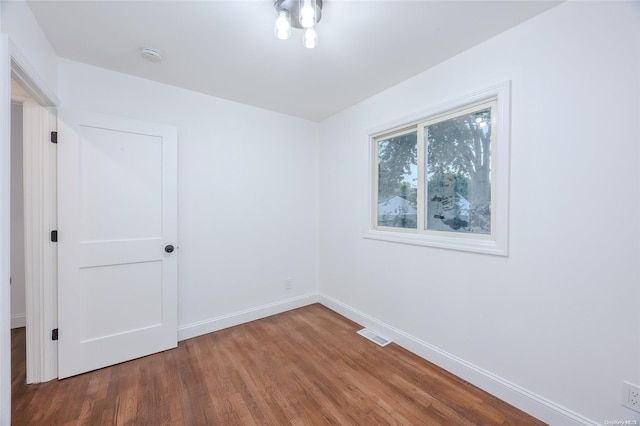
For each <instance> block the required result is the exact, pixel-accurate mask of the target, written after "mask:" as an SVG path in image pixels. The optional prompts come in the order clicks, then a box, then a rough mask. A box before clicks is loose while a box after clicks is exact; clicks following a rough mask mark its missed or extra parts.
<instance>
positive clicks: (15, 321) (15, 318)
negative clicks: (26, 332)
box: [11, 314, 27, 330]
mask: <svg viewBox="0 0 640 426" xmlns="http://www.w3.org/2000/svg"><path fill="white" fill-rule="evenodd" d="M26 326H27V316H26V314H15V315H11V329H12V330H13V329H14V328H22V327H26Z"/></svg>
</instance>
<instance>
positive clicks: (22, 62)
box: [0, 33, 59, 425]
mask: <svg viewBox="0 0 640 426" xmlns="http://www.w3.org/2000/svg"><path fill="white" fill-rule="evenodd" d="M0 76H1V77H0V124H1V126H0V128H1V129H2V131H1V133H0V158H2V159H3V160H2V161H3V164H2V166H3V167H1V168H0V169H1V170H2V173H0V195H1V196H0V211H1V212H2V214H1V215H0V230H1V231H2V232H0V360H1V361H0V424H2V425H5V424H6V425H8V424H10V423H11V333H10V329H11V308H10V300H9V299H10V297H9V295H10V287H9V285H10V284H9V274H10V256H11V255H10V229H11V225H10V219H9V211H10V203H11V200H10V191H11V186H10V174H9V173H10V158H11V156H10V154H11V147H10V123H11V83H10V81H11V78H13V79H14V80H15V81H16V82H17V83H19V84H20V85H21V86H22V87H23V88H24V89H25V90H26V91H27V93H29V95H30V96H31V97H32V98H33V99H34V100H35V101H36V102H37V103H38V104H40V105H41V106H43V107H51V108H55V107H56V106H57V105H58V104H59V101H58V98H57V97H56V95H55V93H54V92H52V91H51V89H50V88H49V87H48V86H47V84H46V82H45V81H44V80H43V79H42V77H40V75H39V73H38V72H37V70H36V69H35V68H34V67H33V66H32V65H31V64H30V63H29V61H28V60H27V59H26V57H25V56H24V55H23V54H22V52H21V51H20V50H19V49H18V48H17V47H16V46H15V44H13V43H12V42H11V40H10V39H9V36H8V35H6V34H4V33H0ZM26 255H28V253H26ZM46 266H47V267H49V266H51V265H46ZM48 270H51V269H48ZM53 271H55V269H54V270H53ZM27 297H28V296H27ZM51 299H52V300H49V301H47V302H46V303H44V302H43V303H42V304H38V305H39V309H38V312H39V313H40V314H42V315H51V313H52V312H55V309H56V308H57V304H56V303H55V299H56V297H55V296H54V297H52V298H51ZM29 303H30V301H29V300H27V304H29ZM28 315H29V311H27V316H28ZM33 327H36V330H40V331H39V333H40V335H42V334H44V333H43V330H42V328H43V327H41V326H40V324H34V325H33ZM34 331H35V330H34ZM41 346H43V345H41ZM40 352H41V351H40ZM27 368H29V366H27Z"/></svg>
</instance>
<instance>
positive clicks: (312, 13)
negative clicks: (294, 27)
mask: <svg viewBox="0 0 640 426" xmlns="http://www.w3.org/2000/svg"><path fill="white" fill-rule="evenodd" d="M301 3H302V5H301V7H300V25H302V28H311V27H313V26H314V25H315V23H316V2H315V1H313V0H301Z"/></svg>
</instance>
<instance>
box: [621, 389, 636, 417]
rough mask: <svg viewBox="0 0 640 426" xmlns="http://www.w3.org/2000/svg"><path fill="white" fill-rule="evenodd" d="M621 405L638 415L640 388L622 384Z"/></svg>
mask: <svg viewBox="0 0 640 426" xmlns="http://www.w3.org/2000/svg"><path fill="white" fill-rule="evenodd" d="M622 405H624V406H625V407H628V408H631V409H632V410H634V411H637V412H639V413H640V386H636V385H634V384H632V383H629V382H622Z"/></svg>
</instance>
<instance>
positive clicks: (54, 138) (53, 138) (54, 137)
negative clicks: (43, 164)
mask: <svg viewBox="0 0 640 426" xmlns="http://www.w3.org/2000/svg"><path fill="white" fill-rule="evenodd" d="M51 143H58V132H51Z"/></svg>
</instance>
